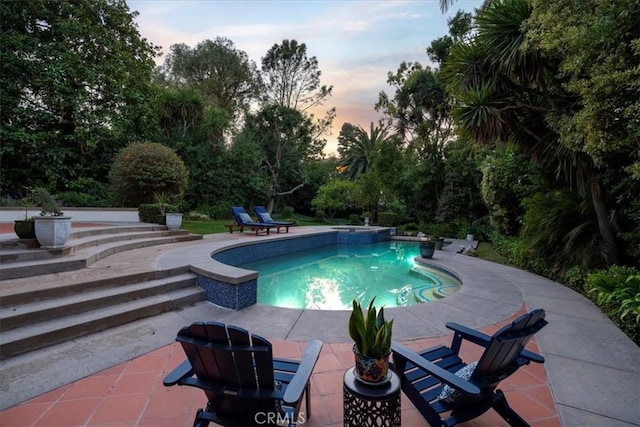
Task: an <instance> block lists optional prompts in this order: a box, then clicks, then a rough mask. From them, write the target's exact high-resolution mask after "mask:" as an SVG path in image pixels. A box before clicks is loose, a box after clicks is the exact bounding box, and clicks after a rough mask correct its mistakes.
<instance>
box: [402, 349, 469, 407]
mask: <svg viewBox="0 0 640 427" xmlns="http://www.w3.org/2000/svg"><path fill="white" fill-rule="evenodd" d="M391 351H393V354H394V358H395V355H396V354H398V355H399V356H400V357H402V358H404V359H406V360H408V361H409V362H411V363H413V364H414V365H416V366H417V367H419V368H420V369H423V370H425V371H427V372H428V373H429V374H431V375H432V376H434V377H436V378H438V379H439V380H440V381H442V382H443V383H445V384H449V385H450V386H451V387H453V388H455V389H456V390H460V391H462V392H463V393H464V394H468V395H470V396H479V395H480V389H479V388H478V387H476V386H475V385H474V384H471V383H470V382H468V381H465V380H463V379H462V378H460V377H458V376H456V375H454V374H452V373H451V372H449V371H447V370H446V369H443V368H441V367H439V366H438V365H436V364H435V363H431V362H429V361H428V360H427V359H425V358H423V357H422V356H420V355H419V354H417V353H416V352H414V351H412V350H410V349H409V348H407V347H405V346H403V345H402V344H399V343H397V342H395V341H394V342H393V343H392V344H391ZM398 374H399V375H400V376H402V373H401V372H399V373H398Z"/></svg>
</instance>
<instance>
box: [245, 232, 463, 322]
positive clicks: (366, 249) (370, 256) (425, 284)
mask: <svg viewBox="0 0 640 427" xmlns="http://www.w3.org/2000/svg"><path fill="white" fill-rule="evenodd" d="M419 255H420V249H419V246H418V244H416V243H405V242H382V243H376V244H371V245H336V246H326V247H322V248H318V249H311V250H307V251H301V252H297V253H295V254H289V255H285V256H280V257H273V258H268V259H264V260H261V261H256V262H251V263H246V264H242V265H239V267H241V268H246V269H249V270H254V271H257V272H258V303H260V304H267V305H273V306H276V307H289V308H306V309H318V310H344V309H351V307H352V305H351V301H352V300H353V299H354V298H355V299H356V300H357V301H359V302H360V303H361V304H368V303H369V301H370V300H371V299H372V298H373V297H376V305H377V306H380V305H382V306H384V307H400V306H407V305H413V304H419V303H424V302H429V301H433V300H435V299H439V298H443V297H445V296H447V295H449V294H451V293H453V292H456V291H457V290H458V289H459V288H460V285H461V284H460V282H459V281H458V280H457V279H456V278H455V277H453V276H451V275H450V274H447V273H445V272H443V271H441V270H438V269H434V268H427V267H424V266H420V265H416V264H415V263H414V261H413V258H414V257H416V256H419Z"/></svg>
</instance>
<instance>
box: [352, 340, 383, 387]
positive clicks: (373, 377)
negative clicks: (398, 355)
mask: <svg viewBox="0 0 640 427" xmlns="http://www.w3.org/2000/svg"><path fill="white" fill-rule="evenodd" d="M353 354H354V356H355V362H356V364H355V370H354V372H355V376H356V378H357V379H359V380H360V381H363V382H365V383H371V384H380V383H382V382H385V381H388V379H389V378H388V374H389V355H390V354H391V353H388V354H387V355H385V356H382V357H365V356H363V355H361V354H360V353H358V351H357V349H356V347H355V346H354V347H353Z"/></svg>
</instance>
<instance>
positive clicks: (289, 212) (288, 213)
mask: <svg viewBox="0 0 640 427" xmlns="http://www.w3.org/2000/svg"><path fill="white" fill-rule="evenodd" d="M294 212H295V209H294V208H293V206H285V207H284V208H282V212H280V214H281V215H282V218H283V219H288V220H289V219H295V216H294V215H293V213H294Z"/></svg>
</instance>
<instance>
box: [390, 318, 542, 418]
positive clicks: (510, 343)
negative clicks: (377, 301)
mask: <svg viewBox="0 0 640 427" xmlns="http://www.w3.org/2000/svg"><path fill="white" fill-rule="evenodd" d="M544 317H545V312H544V310H541V309H538V310H534V311H532V312H531V313H528V314H524V315H522V316H520V317H518V318H517V319H516V320H514V321H513V322H512V323H511V324H509V325H506V326H504V327H503V328H501V329H500V330H499V331H498V332H496V333H495V334H493V336H489V335H486V334H483V333H481V332H478V331H475V330H473V329H470V328H467V327H464V326H462V325H459V324H457V323H447V325H446V326H447V328H449V329H452V330H453V331H454V332H455V333H454V336H453V341H452V343H451V347H445V346H442V345H439V346H436V347H433V348H429V349H427V350H424V351H421V352H418V353H416V352H413V351H412V350H410V349H408V348H407V347H405V346H403V345H401V344H398V343H395V342H394V343H393V344H392V351H393V365H392V368H393V369H394V370H395V372H396V373H397V374H398V375H399V376H400V379H401V386H402V391H403V392H404V393H405V395H406V396H407V397H408V398H409V400H411V402H412V403H413V404H414V405H415V407H416V409H417V410H418V411H419V412H420V413H421V414H422V416H423V417H424V418H425V419H426V420H427V422H428V423H429V424H430V425H432V426H453V425H456V424H458V423H462V422H465V421H469V420H471V419H474V418H476V417H478V416H480V415H482V414H484V413H485V412H486V411H488V410H489V409H491V408H493V409H494V410H495V411H496V412H497V413H498V414H499V415H500V416H501V417H502V418H504V419H505V420H506V421H507V422H508V423H509V425H512V426H516V425H517V426H527V425H528V424H527V422H526V421H525V420H524V419H523V418H522V417H520V416H519V415H518V414H517V413H516V412H515V411H514V410H513V409H512V408H511V407H510V406H509V404H508V402H507V399H506V397H505V395H504V393H503V392H502V391H501V390H496V387H497V386H498V384H499V383H500V381H502V380H503V379H505V378H507V377H508V376H510V375H511V374H513V373H514V372H516V371H517V370H518V369H519V368H520V367H521V366H523V365H527V364H529V363H530V362H536V363H543V362H544V358H543V357H542V356H540V355H538V354H536V353H533V352H530V351H528V350H525V349H524V347H525V345H526V344H527V342H528V341H529V339H530V338H531V337H532V336H533V334H535V333H536V332H538V331H539V330H540V329H542V328H543V327H544V326H545V325H546V324H547V321H546V320H544ZM463 339H464V340H467V341H469V342H472V343H474V344H477V345H480V346H482V347H484V349H485V350H484V352H483V354H482V356H481V357H480V359H479V360H478V361H477V363H474V364H470V365H467V364H466V363H464V362H463V361H462V360H461V359H460V357H458V354H459V352H460V346H461V344H462V340H463ZM474 365H475V369H472V368H473V366H474ZM456 373H457V375H456ZM465 374H466V375H465ZM446 385H448V387H445V386H446ZM448 411H451V413H450V414H449V415H448V416H447V417H446V418H442V416H441V415H440V414H443V413H445V412H448Z"/></svg>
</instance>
